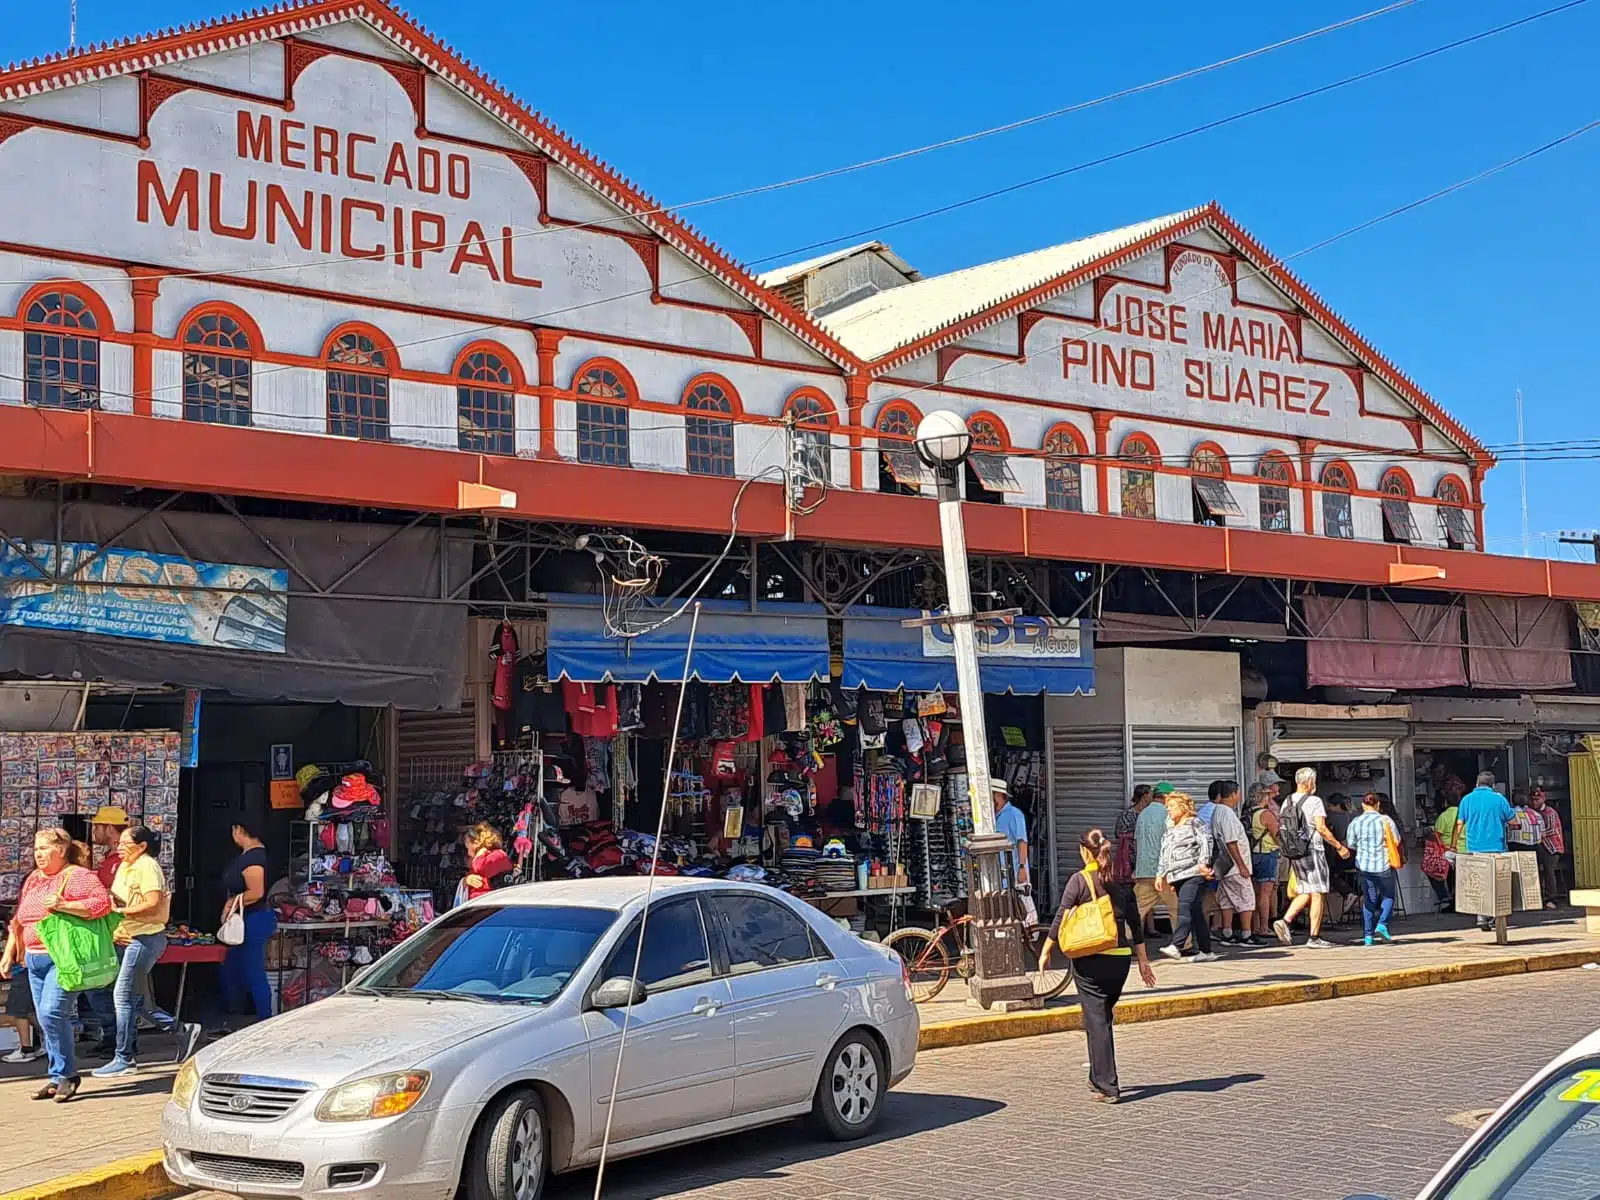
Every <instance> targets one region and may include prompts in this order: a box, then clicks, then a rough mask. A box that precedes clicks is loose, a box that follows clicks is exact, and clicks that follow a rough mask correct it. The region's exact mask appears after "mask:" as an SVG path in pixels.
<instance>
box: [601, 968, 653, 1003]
mask: <svg viewBox="0 0 1600 1200" xmlns="http://www.w3.org/2000/svg"><path fill="white" fill-rule="evenodd" d="M649 997H650V993H649V992H647V991H646V990H645V986H644V984H642V983H640V982H639V981H638V980H636V979H629V978H627V977H626V976H623V975H618V976H616V977H615V978H613V979H608V980H606V981H605V982H604V983H602V984H601V985H600V986H599V987H597V988H595V990H594V996H593V998H591V999H590V1001H589V1004H590V1006H591V1007H593V1008H597V1009H601V1010H604V1009H608V1008H627V1007H628V1006H630V1005H633V1004H643V1003H644V1002H645V1001H646V1000H647V999H649Z"/></svg>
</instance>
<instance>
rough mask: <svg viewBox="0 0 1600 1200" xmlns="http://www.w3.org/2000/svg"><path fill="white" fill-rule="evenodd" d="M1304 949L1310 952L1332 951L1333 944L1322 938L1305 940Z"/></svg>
mask: <svg viewBox="0 0 1600 1200" xmlns="http://www.w3.org/2000/svg"><path fill="white" fill-rule="evenodd" d="M1306 947H1307V949H1310V950H1332V949H1333V943H1332V942H1330V941H1327V940H1325V939H1323V938H1319V937H1314V938H1308V939H1307V940H1306Z"/></svg>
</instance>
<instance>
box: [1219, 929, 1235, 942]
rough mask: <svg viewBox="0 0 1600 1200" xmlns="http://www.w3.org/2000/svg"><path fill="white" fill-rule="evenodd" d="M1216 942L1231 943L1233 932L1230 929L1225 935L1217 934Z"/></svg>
mask: <svg viewBox="0 0 1600 1200" xmlns="http://www.w3.org/2000/svg"><path fill="white" fill-rule="evenodd" d="M1217 941H1219V942H1231V941H1233V930H1231V929H1230V930H1228V931H1227V932H1226V933H1219V934H1217Z"/></svg>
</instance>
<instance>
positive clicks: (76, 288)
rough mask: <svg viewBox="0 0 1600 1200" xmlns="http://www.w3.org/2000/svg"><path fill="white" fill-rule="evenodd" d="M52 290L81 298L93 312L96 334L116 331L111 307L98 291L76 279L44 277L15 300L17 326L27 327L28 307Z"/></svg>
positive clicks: (85, 305)
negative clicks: (20, 297)
mask: <svg viewBox="0 0 1600 1200" xmlns="http://www.w3.org/2000/svg"><path fill="white" fill-rule="evenodd" d="M52 292H59V293H61V294H62V295H64V296H65V295H72V296H76V297H78V299H80V300H82V301H83V304H84V307H85V308H87V309H88V310H89V311H90V312H91V313H93V314H94V321H95V333H96V334H100V335H102V336H103V335H105V334H108V333H116V332H117V323H116V322H115V321H113V320H112V319H111V309H110V307H108V306H107V304H106V302H105V301H104V300H102V299H101V298H100V293H99V292H97V291H95V290H94V289H93V288H92V287H90V286H89V285H88V284H86V283H79V282H78V281H77V280H76V279H46V280H44V281H42V282H40V283H36V284H34V285H33V286H32V287H31V288H29V289H28V290H27V291H25V292H23V293H22V299H21V300H19V301H18V302H17V324H18V326H19V327H21V328H28V326H29V324H30V323H29V321H28V309H29V308H30V307H31V306H32V305H33V302H34V301H35V300H37V299H38V298H39V297H40V296H48V295H50V294H51V293H52ZM51 328H53V326H52V327H51ZM106 340H122V339H106Z"/></svg>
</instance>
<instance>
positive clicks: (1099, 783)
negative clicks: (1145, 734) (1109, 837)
mask: <svg viewBox="0 0 1600 1200" xmlns="http://www.w3.org/2000/svg"><path fill="white" fill-rule="evenodd" d="M1049 737H1050V841H1051V846H1050V859H1049V861H1050V863H1051V867H1052V870H1051V876H1050V897H1049V898H1050V902H1051V905H1052V907H1053V906H1054V904H1055V902H1056V900H1057V899H1059V897H1060V895H1061V888H1062V887H1063V886H1064V885H1065V882H1066V881H1067V880H1068V879H1070V878H1072V874H1073V872H1074V871H1077V870H1080V869H1081V868H1082V866H1083V861H1082V860H1081V859H1080V858H1079V857H1078V839H1079V838H1080V837H1082V836H1083V835H1084V834H1085V833H1086V832H1087V831H1089V830H1090V829H1093V828H1095V827H1096V826H1099V827H1100V828H1102V829H1104V830H1105V831H1106V832H1107V833H1108V834H1109V833H1110V832H1111V827H1112V825H1114V824H1115V823H1116V819H1117V814H1118V813H1119V812H1121V811H1122V808H1123V805H1124V804H1126V803H1127V796H1128V781H1127V772H1126V770H1125V769H1124V767H1125V764H1124V761H1123V756H1124V754H1125V752H1126V749H1127V746H1126V743H1125V742H1124V740H1123V727H1122V726H1121V725H1106V726H1100V727H1095V728H1087V729H1086V728H1082V727H1076V728H1070V729H1068V728H1053V729H1051V730H1050V731H1049Z"/></svg>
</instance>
